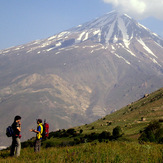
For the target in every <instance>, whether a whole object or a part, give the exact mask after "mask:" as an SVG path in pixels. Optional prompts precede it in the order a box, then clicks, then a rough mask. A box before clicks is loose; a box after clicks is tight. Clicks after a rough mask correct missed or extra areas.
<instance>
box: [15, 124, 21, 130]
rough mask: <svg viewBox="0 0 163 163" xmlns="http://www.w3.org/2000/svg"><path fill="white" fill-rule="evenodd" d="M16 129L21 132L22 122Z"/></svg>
mask: <svg viewBox="0 0 163 163" xmlns="http://www.w3.org/2000/svg"><path fill="white" fill-rule="evenodd" d="M16 129H17V130H18V131H19V132H20V131H21V123H20V122H19V126H17V127H16Z"/></svg>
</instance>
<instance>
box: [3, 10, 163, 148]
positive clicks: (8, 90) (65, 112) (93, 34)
mask: <svg viewBox="0 0 163 163" xmlns="http://www.w3.org/2000/svg"><path fill="white" fill-rule="evenodd" d="M162 86H163V39H162V38H160V37H159V36H158V35H157V34H155V33H152V32H151V31H150V30H149V29H147V28H146V27H144V26H142V25H141V24H139V23H138V22H137V21H135V20H134V19H132V18H131V17H129V16H127V15H126V14H121V13H117V12H111V13H108V14H105V15H104V16H102V17H100V18H98V19H95V20H93V21H90V22H87V23H85V24H83V25H79V26H78V27H75V28H72V29H69V30H66V31H63V32H61V33H59V34H56V35H54V36H52V37H49V38H47V39H43V40H37V41H33V42H31V43H28V44H25V45H20V46H16V47H11V48H8V49H4V50H1V51H0V90H1V91H0V112H1V114H0V119H1V130H0V139H1V140H2V141H1V144H0V145H6V144H7V143H8V144H9V143H10V142H9V139H8V138H6V136H5V129H6V127H7V126H8V125H10V124H11V123H12V122H13V118H14V116H15V115H16V114H19V115H21V116H22V139H23V140H26V139H27V138H30V137H32V136H34V135H33V134H31V133H30V132H29V129H30V128H36V118H42V119H46V120H47V122H49V124H50V130H51V131H52V130H57V129H63V128H69V127H72V126H78V125H81V124H86V123H90V122H93V121H95V120H97V119H98V118H101V117H103V116H105V115H107V114H109V113H111V112H113V111H115V110H117V109H120V108H121V107H123V106H125V105H127V104H129V103H131V102H133V101H135V100H137V99H139V98H141V97H143V95H144V94H147V93H150V92H152V91H155V90H157V89H159V88H160V87H162ZM4 143H5V144H4Z"/></svg>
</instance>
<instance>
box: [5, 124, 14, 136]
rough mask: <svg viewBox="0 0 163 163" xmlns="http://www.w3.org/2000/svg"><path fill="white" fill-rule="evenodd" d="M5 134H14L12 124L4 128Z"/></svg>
mask: <svg viewBox="0 0 163 163" xmlns="http://www.w3.org/2000/svg"><path fill="white" fill-rule="evenodd" d="M6 135H7V137H12V136H13V135H14V130H13V128H12V126H8V127H7V128H6Z"/></svg>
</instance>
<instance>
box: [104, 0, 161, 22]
mask: <svg viewBox="0 0 163 163" xmlns="http://www.w3.org/2000/svg"><path fill="white" fill-rule="evenodd" d="M103 1H104V2H105V3H110V4H112V5H113V8H114V9H116V10H119V11H122V12H124V13H127V14H129V15H130V16H132V17H134V18H137V19H143V18H146V17H150V16H151V17H155V18H157V19H161V20H163V0H103Z"/></svg>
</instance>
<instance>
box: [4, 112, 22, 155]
mask: <svg viewBox="0 0 163 163" xmlns="http://www.w3.org/2000/svg"><path fill="white" fill-rule="evenodd" d="M11 130H12V132H11V135H9V136H12V144H11V150H10V156H16V157H18V156H20V150H21V142H20V138H21V135H20V131H21V117H20V116H19V115H17V116H15V118H14V122H13V124H12V125H11ZM6 134H7V133H6ZM7 136H8V135H7Z"/></svg>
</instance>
